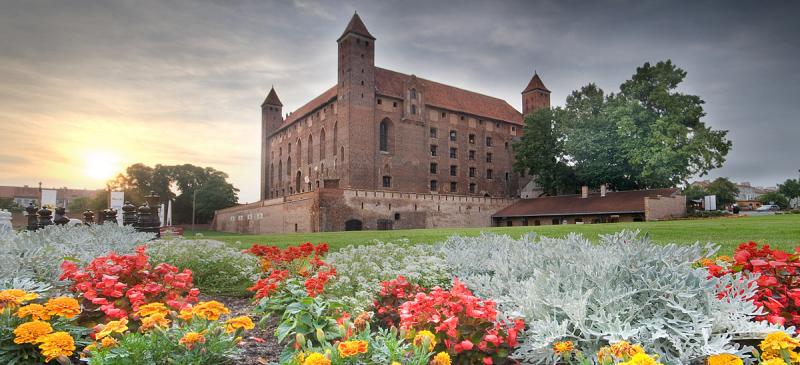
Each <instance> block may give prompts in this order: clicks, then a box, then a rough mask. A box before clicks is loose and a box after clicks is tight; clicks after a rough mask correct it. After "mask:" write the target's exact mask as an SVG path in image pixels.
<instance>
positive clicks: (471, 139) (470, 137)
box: [469, 134, 475, 144]
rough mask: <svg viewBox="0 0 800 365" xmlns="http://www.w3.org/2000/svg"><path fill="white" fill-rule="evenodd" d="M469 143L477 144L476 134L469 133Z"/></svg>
mask: <svg viewBox="0 0 800 365" xmlns="http://www.w3.org/2000/svg"><path fill="white" fill-rule="evenodd" d="M469 143H470V144H475V135H474V134H470V135H469Z"/></svg>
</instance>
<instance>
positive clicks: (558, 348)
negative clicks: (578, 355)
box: [553, 341, 575, 355]
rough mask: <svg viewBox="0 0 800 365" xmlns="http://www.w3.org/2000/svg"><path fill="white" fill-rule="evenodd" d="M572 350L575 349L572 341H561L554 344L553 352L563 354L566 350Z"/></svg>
mask: <svg viewBox="0 0 800 365" xmlns="http://www.w3.org/2000/svg"><path fill="white" fill-rule="evenodd" d="M572 350H575V345H574V344H573V343H572V341H561V342H556V343H554V344H553V352H555V353H556V354H558V355H561V354H563V353H565V352H572Z"/></svg>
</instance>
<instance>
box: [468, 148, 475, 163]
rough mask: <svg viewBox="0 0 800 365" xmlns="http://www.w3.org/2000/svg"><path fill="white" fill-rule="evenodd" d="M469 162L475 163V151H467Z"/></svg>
mask: <svg viewBox="0 0 800 365" xmlns="http://www.w3.org/2000/svg"><path fill="white" fill-rule="evenodd" d="M469 160H470V161H475V150H469Z"/></svg>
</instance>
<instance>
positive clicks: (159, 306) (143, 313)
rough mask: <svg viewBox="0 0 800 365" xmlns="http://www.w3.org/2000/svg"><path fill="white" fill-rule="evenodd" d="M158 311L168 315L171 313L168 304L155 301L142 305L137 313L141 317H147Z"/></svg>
mask: <svg viewBox="0 0 800 365" xmlns="http://www.w3.org/2000/svg"><path fill="white" fill-rule="evenodd" d="M156 313H160V314H163V315H164V316H166V315H167V314H168V313H169V309H167V306H165V305H164V303H159V302H153V303H148V304H145V305H140V306H139V310H138V311H137V312H136V315H137V316H139V317H147V316H150V315H153V314H156Z"/></svg>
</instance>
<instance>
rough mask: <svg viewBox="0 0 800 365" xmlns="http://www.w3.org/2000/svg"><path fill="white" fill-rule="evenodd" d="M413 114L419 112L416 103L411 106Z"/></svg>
mask: <svg viewBox="0 0 800 365" xmlns="http://www.w3.org/2000/svg"><path fill="white" fill-rule="evenodd" d="M411 114H417V106H416V105H412V106H411Z"/></svg>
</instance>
